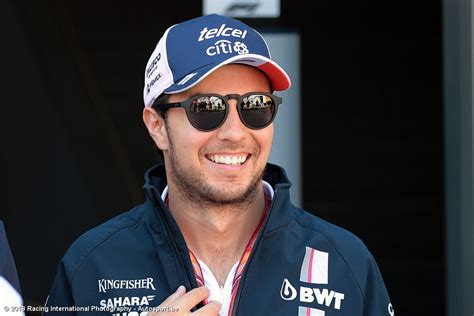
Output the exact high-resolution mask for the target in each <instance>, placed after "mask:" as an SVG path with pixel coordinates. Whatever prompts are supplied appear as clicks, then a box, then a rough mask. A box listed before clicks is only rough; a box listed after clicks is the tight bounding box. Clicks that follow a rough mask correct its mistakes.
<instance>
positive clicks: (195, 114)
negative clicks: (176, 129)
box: [188, 96, 226, 130]
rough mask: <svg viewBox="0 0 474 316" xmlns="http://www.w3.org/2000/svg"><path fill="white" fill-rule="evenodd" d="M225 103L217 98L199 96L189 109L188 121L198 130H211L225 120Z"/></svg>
mask: <svg viewBox="0 0 474 316" xmlns="http://www.w3.org/2000/svg"><path fill="white" fill-rule="evenodd" d="M225 107H226V104H225V101H224V100H223V99H222V98H220V97H217V96H200V97H197V98H195V99H194V100H193V101H192V103H191V106H190V107H189V112H188V117H189V121H190V122H191V123H192V125H193V126H194V127H196V128H197V129H200V130H212V129H214V128H216V127H217V126H219V125H220V124H221V123H222V121H223V120H224V118H225V115H226V114H225Z"/></svg>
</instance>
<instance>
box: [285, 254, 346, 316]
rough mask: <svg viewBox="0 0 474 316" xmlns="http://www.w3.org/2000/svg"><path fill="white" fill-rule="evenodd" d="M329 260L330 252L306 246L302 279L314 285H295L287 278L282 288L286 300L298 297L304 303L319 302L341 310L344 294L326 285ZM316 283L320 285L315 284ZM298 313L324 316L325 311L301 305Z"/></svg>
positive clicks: (301, 315) (300, 314)
mask: <svg viewBox="0 0 474 316" xmlns="http://www.w3.org/2000/svg"><path fill="white" fill-rule="evenodd" d="M328 262H329V254H328V253H327V252H323V251H319V250H316V249H313V248H310V247H306V253H305V256H304V259H303V262H302V264H301V271H300V281H301V282H304V283H310V284H314V285H312V286H306V285H304V286H303V285H300V286H299V287H295V286H294V285H292V284H291V283H290V281H289V280H288V279H286V278H285V279H284V280H283V283H282V285H281V289H280V296H281V298H282V299H284V300H285V301H292V300H295V299H298V300H299V301H300V302H302V303H317V304H318V305H322V306H327V307H332V308H334V309H336V310H340V309H341V306H342V301H343V300H344V294H343V293H339V292H336V291H333V290H330V289H328V288H326V287H324V285H327V284H328ZM316 284H317V285H318V286H315V285H316ZM298 315H299V316H307V315H309V316H324V315H325V312H324V311H323V310H320V309H315V308H310V307H305V306H299V308H298Z"/></svg>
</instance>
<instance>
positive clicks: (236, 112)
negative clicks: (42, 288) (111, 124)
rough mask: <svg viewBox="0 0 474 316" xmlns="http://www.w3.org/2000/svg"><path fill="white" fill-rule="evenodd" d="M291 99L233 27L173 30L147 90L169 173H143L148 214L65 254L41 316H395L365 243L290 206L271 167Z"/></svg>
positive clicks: (91, 236)
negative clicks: (105, 315)
mask: <svg viewBox="0 0 474 316" xmlns="http://www.w3.org/2000/svg"><path fill="white" fill-rule="evenodd" d="M289 87H290V79H289V78H288V75H287V74H286V73H285V71H284V70H283V69H282V68H281V67H280V66H278V65H277V64H276V63H275V62H274V61H272V60H271V58H270V54H269V52H268V48H267V45H266V43H265V41H264V40H263V38H262V37H261V35H260V34H259V33H257V32H256V31H255V30H253V29H252V28H250V27H249V26H247V25H245V24H243V23H241V22H240V21H237V20H234V19H229V18H225V17H222V16H219V15H209V16H204V17H200V18H197V19H193V20H189V21H185V22H183V23H180V24H177V25H175V26H172V27H170V28H169V29H168V30H167V31H166V32H165V34H164V35H163V37H162V38H161V40H160V41H159V43H158V45H157V46H156V49H155V51H154V52H153V53H152V55H151V57H150V59H149V61H148V63H147V66H146V70H145V87H144V101H145V108H144V111H143V120H144V122H145V125H146V127H147V129H148V131H149V134H150V135H151V137H152V139H153V141H154V143H155V144H156V146H157V148H158V149H159V150H161V152H162V154H163V158H164V165H159V166H155V167H153V168H151V169H150V170H149V171H148V172H147V173H146V175H145V180H146V182H145V186H144V189H145V192H146V196H147V200H146V202H145V203H144V204H143V205H140V206H138V207H136V208H134V209H133V210H131V211H129V212H127V213H125V214H122V215H120V216H118V217H116V218H114V219H112V220H111V221H109V222H107V223H105V224H103V225H101V226H99V227H97V228H95V229H93V230H91V231H89V232H88V233H86V234H85V235H83V236H82V237H80V238H79V239H78V240H77V241H76V242H75V243H74V244H73V245H72V246H71V248H70V249H69V251H68V252H67V254H66V255H65V257H64V258H63V260H62V262H61V264H60V266H59V270H58V274H57V276H56V279H55V281H54V284H53V288H52V290H51V293H50V296H49V301H48V305H50V306H74V307H76V310H75V312H82V311H84V308H85V309H87V308H88V307H90V310H89V311H93V312H94V311H98V312H109V313H112V314H114V315H121V316H125V315H141V314H142V313H143V315H144V313H146V312H147V311H150V310H151V313H150V315H152V314H155V315H188V314H189V313H190V312H192V314H193V315H194V314H195V315H218V314H219V315H247V316H248V315H326V316H330V315H351V316H356V315H366V316H369V315H370V316H372V315H373V316H375V315H377V316H380V315H393V314H394V313H393V309H392V308H391V304H390V302H389V298H388V295H387V292H386V290H385V286H384V284H383V281H382V278H381V276H380V273H379V270H378V268H377V265H376V263H375V261H374V259H373V258H372V256H371V255H370V253H369V252H368V250H367V249H366V248H365V246H364V245H363V243H362V242H361V241H360V240H359V239H357V238H356V237H354V236H353V235H352V234H350V233H349V232H347V231H344V230H342V229H340V228H338V227H335V226H333V225H331V224H328V223H326V222H324V221H322V220H321V219H319V218H317V217H315V216H312V215H310V214H309V213H306V212H305V211H303V210H301V209H298V208H296V207H295V206H293V205H292V204H291V202H290V197H289V188H290V183H289V180H288V179H287V177H286V175H285V172H284V170H283V169H282V168H280V167H278V166H276V165H272V164H268V163H267V160H268V157H269V154H270V149H271V143H272V137H273V125H272V121H273V119H274V117H275V115H276V112H277V108H278V105H279V104H280V103H281V98H279V97H278V96H276V95H274V94H273V91H281V90H286V89H288V88H289ZM285 106H290V107H291V106H292V105H291V104H285ZM262 177H263V179H262ZM94 306H96V307H97V308H96V307H94ZM99 307H102V308H103V309H102V310H99ZM151 307H155V308H151ZM93 308H94V309H97V310H92V309H93Z"/></svg>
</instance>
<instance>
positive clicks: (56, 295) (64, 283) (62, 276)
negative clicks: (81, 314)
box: [43, 261, 75, 316]
mask: <svg viewBox="0 0 474 316" xmlns="http://www.w3.org/2000/svg"><path fill="white" fill-rule="evenodd" d="M74 305H75V304H74V299H73V298H72V289H71V282H70V279H69V276H68V275H67V272H66V268H65V266H64V262H63V261H61V263H60V264H59V268H58V271H57V273H56V276H55V278H54V281H53V286H52V288H51V290H50V292H49V295H48V298H47V300H46V304H45V306H46V307H47V310H45V312H44V313H43V315H49V314H51V315H55V316H60V315H74V314H75V313H74V312H67V311H60V312H57V311H54V312H53V311H52V309H54V308H55V307H72V306H74Z"/></svg>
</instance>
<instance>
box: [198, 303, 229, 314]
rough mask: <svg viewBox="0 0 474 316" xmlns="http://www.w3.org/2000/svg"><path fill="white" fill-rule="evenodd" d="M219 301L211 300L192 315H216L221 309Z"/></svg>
mask: <svg viewBox="0 0 474 316" xmlns="http://www.w3.org/2000/svg"><path fill="white" fill-rule="evenodd" d="M221 306H222V305H221V303H219V302H218V301H211V302H209V304H206V305H204V306H203V307H201V308H200V309H198V310H197V311H195V312H194V313H192V314H193V315H202V316H218V315H219V311H220V310H221Z"/></svg>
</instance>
